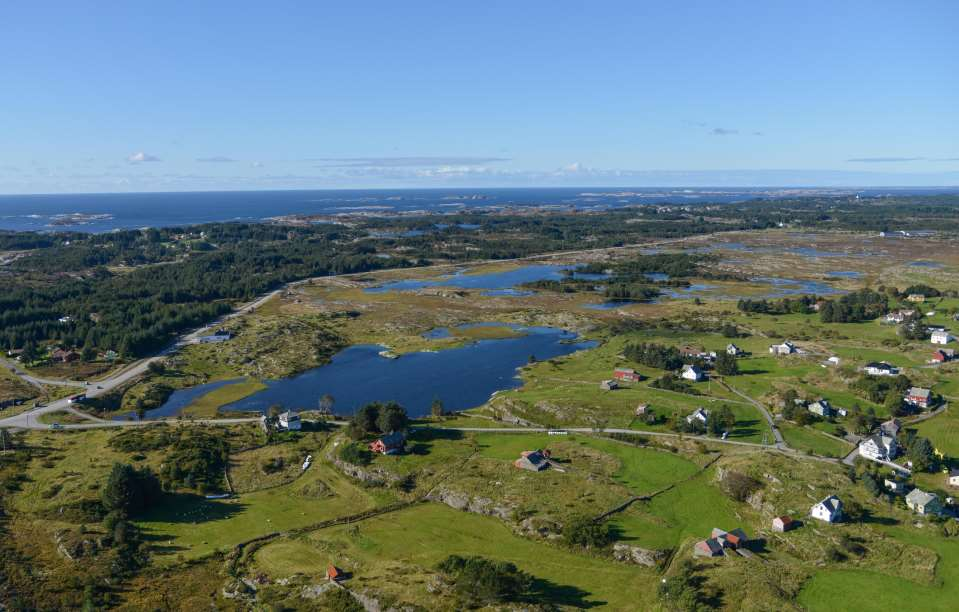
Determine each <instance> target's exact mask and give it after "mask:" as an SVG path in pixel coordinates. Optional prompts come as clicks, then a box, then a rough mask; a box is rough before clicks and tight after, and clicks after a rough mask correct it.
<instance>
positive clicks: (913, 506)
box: [906, 489, 942, 515]
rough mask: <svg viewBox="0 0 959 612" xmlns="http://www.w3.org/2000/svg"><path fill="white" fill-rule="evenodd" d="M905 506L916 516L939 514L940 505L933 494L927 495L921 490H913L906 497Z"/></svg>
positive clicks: (937, 498) (940, 510)
mask: <svg viewBox="0 0 959 612" xmlns="http://www.w3.org/2000/svg"><path fill="white" fill-rule="evenodd" d="M906 506H908V507H909V509H910V510H912V511H913V512H915V513H916V514H922V515H927V514H940V513H941V512H942V503H941V502H940V501H939V497H938V496H937V495H936V494H935V493H927V492H926V491H923V490H922V489H913V490H912V491H910V492H909V495H907V496H906Z"/></svg>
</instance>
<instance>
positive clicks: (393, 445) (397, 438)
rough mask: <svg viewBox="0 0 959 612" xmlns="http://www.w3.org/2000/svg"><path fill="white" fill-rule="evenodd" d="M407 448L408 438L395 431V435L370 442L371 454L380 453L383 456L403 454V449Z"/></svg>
mask: <svg viewBox="0 0 959 612" xmlns="http://www.w3.org/2000/svg"><path fill="white" fill-rule="evenodd" d="M405 446H406V436H405V435H403V432H401V431H394V432H393V433H391V434H389V435H387V436H383V437H382V438H378V439H377V440H374V441H373V442H370V452H373V453H379V454H381V455H395V454H397V453H401V452H403V448H404V447H405Z"/></svg>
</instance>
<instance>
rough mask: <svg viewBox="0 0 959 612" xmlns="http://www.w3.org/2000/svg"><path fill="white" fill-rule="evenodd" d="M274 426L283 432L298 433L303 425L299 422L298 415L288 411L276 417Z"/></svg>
mask: <svg viewBox="0 0 959 612" xmlns="http://www.w3.org/2000/svg"><path fill="white" fill-rule="evenodd" d="M276 426H277V429H281V430H283V431H299V430H300V428H301V427H302V426H303V424H302V423H301V422H300V415H298V414H296V413H295V412H293V411H292V410H288V411H286V412H283V413H280V415H279V416H277V417H276Z"/></svg>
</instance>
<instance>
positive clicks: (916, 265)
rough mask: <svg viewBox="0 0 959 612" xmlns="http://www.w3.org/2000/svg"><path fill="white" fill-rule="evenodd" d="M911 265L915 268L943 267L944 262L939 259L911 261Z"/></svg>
mask: <svg viewBox="0 0 959 612" xmlns="http://www.w3.org/2000/svg"><path fill="white" fill-rule="evenodd" d="M909 265H910V266H912V267H913V268H941V267H942V264H941V263H939V262H938V261H910V262H909Z"/></svg>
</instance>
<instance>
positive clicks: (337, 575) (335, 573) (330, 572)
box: [326, 565, 343, 582]
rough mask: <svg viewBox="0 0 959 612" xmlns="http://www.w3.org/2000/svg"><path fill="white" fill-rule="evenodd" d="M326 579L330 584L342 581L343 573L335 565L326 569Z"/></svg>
mask: <svg viewBox="0 0 959 612" xmlns="http://www.w3.org/2000/svg"><path fill="white" fill-rule="evenodd" d="M326 579H327V580H329V581H330V582H338V581H339V580H342V579H343V571H342V570H340V568H338V567H336V566H335V565H330V566H329V567H327V568H326Z"/></svg>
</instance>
